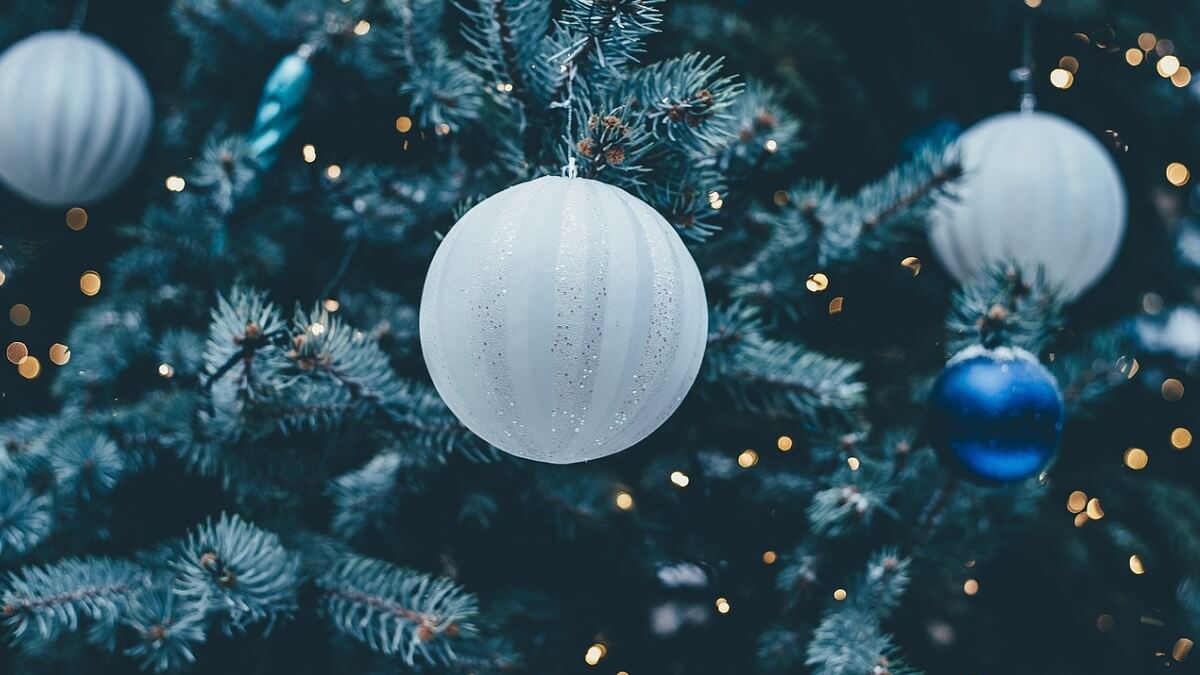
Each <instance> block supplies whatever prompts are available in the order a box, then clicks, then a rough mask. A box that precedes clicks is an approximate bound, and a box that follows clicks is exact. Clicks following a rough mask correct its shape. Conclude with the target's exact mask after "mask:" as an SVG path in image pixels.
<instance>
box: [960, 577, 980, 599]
mask: <svg viewBox="0 0 1200 675" xmlns="http://www.w3.org/2000/svg"><path fill="white" fill-rule="evenodd" d="M978 592H979V582H978V581H975V580H974V579H967V580H966V581H964V582H963V593H966V594H967V595H975V594H976V593H978Z"/></svg>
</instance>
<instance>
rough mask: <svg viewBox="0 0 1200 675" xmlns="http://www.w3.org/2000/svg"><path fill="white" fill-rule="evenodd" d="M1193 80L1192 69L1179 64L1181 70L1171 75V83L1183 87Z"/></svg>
mask: <svg viewBox="0 0 1200 675" xmlns="http://www.w3.org/2000/svg"><path fill="white" fill-rule="evenodd" d="M1191 81H1192V69H1191V68H1188V67H1187V66H1179V70H1177V71H1175V74H1174V75H1172V76H1171V84H1173V85H1175V86H1176V87H1179V88H1183V87H1186V86H1188V84H1190V83H1191Z"/></svg>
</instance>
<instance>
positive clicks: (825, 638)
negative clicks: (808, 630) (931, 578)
mask: <svg viewBox="0 0 1200 675" xmlns="http://www.w3.org/2000/svg"><path fill="white" fill-rule="evenodd" d="M908 565H909V562H908V560H907V559H900V558H897V557H896V554H895V552H892V551H887V550H885V551H882V552H880V553H878V554H876V555H875V556H873V557H872V559H871V561H870V563H869V564H868V565H867V571H866V573H865V574H864V575H863V576H861V577H859V578H858V579H857V580H856V581H855V583H853V584H851V585H849V587H848V588H847V589H846V592H847V597H846V599H845V600H844V601H841V602H837V603H835V604H834V605H832V606H830V607H829V609H827V610H826V612H825V615H824V617H823V618H822V619H821V623H820V624H819V625H818V626H817V628H816V630H814V631H813V636H812V640H811V641H810V642H809V644H808V658H807V659H806V660H805V664H806V665H808V666H812V667H813V673H814V675H861V674H862V673H880V674H885V673H886V674H887V675H907V674H909V673H915V672H916V671H914V670H912V669H911V668H909V667H908V666H907V665H906V664H905V663H904V662H903V660H902V659H900V658H899V657H898V655H897V648H896V647H895V645H894V644H893V643H892V639H891V636H889V635H886V634H885V633H883V632H882V630H881V628H880V622H881V621H882V619H883V618H884V617H885V616H886V615H887V614H888V613H889V612H890V611H891V610H893V609H895V608H896V606H897V605H898V604H899V602H900V598H901V596H902V595H903V594H904V591H905V589H906V588H907V586H908V581H909V576H908Z"/></svg>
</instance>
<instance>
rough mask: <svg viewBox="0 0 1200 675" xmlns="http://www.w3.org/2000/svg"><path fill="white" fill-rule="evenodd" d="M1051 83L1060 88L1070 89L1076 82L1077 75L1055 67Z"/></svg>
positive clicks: (1051, 75) (1051, 74)
mask: <svg viewBox="0 0 1200 675" xmlns="http://www.w3.org/2000/svg"><path fill="white" fill-rule="evenodd" d="M1050 84H1052V85H1054V86H1055V87H1056V88H1058V89H1070V88H1071V85H1073V84H1075V76H1074V75H1072V74H1071V71H1069V70H1066V69H1063V68H1055V69H1054V70H1052V71H1050Z"/></svg>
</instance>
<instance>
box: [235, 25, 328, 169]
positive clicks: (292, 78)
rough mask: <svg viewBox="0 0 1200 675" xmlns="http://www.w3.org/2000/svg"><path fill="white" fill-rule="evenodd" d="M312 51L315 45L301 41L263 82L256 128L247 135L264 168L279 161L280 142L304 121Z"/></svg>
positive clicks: (253, 152) (256, 116) (255, 123)
mask: <svg viewBox="0 0 1200 675" xmlns="http://www.w3.org/2000/svg"><path fill="white" fill-rule="evenodd" d="M311 54H312V47H311V46H309V45H300V48H299V49H297V50H296V51H295V52H294V53H291V54H288V55H287V56H285V57H283V60H281V61H280V62H279V64H278V65H276V66H275V70H273V71H271V76H270V77H268V78H267V83H266V85H264V86H263V94H262V99H261V100H260V101H259V102H258V112H257V113H256V114H255V116H254V128H252V129H251V130H250V133H249V134H248V135H247V139H248V140H249V141H250V152H251V154H252V155H253V156H254V158H255V159H257V160H258V163H259V165H260V166H262V167H263V168H270V167H271V166H272V165H273V164H274V163H275V160H276V159H277V158H278V157H279V145H280V143H282V142H283V140H284V139H285V138H287V136H288V134H290V133H292V130H293V129H295V128H296V125H297V124H298V123H299V122H300V106H301V105H302V104H303V103H304V96H305V95H306V94H307V93H308V84H309V81H311V80H312V66H311V65H310V64H309V62H308V57H309V56H310V55H311Z"/></svg>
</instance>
